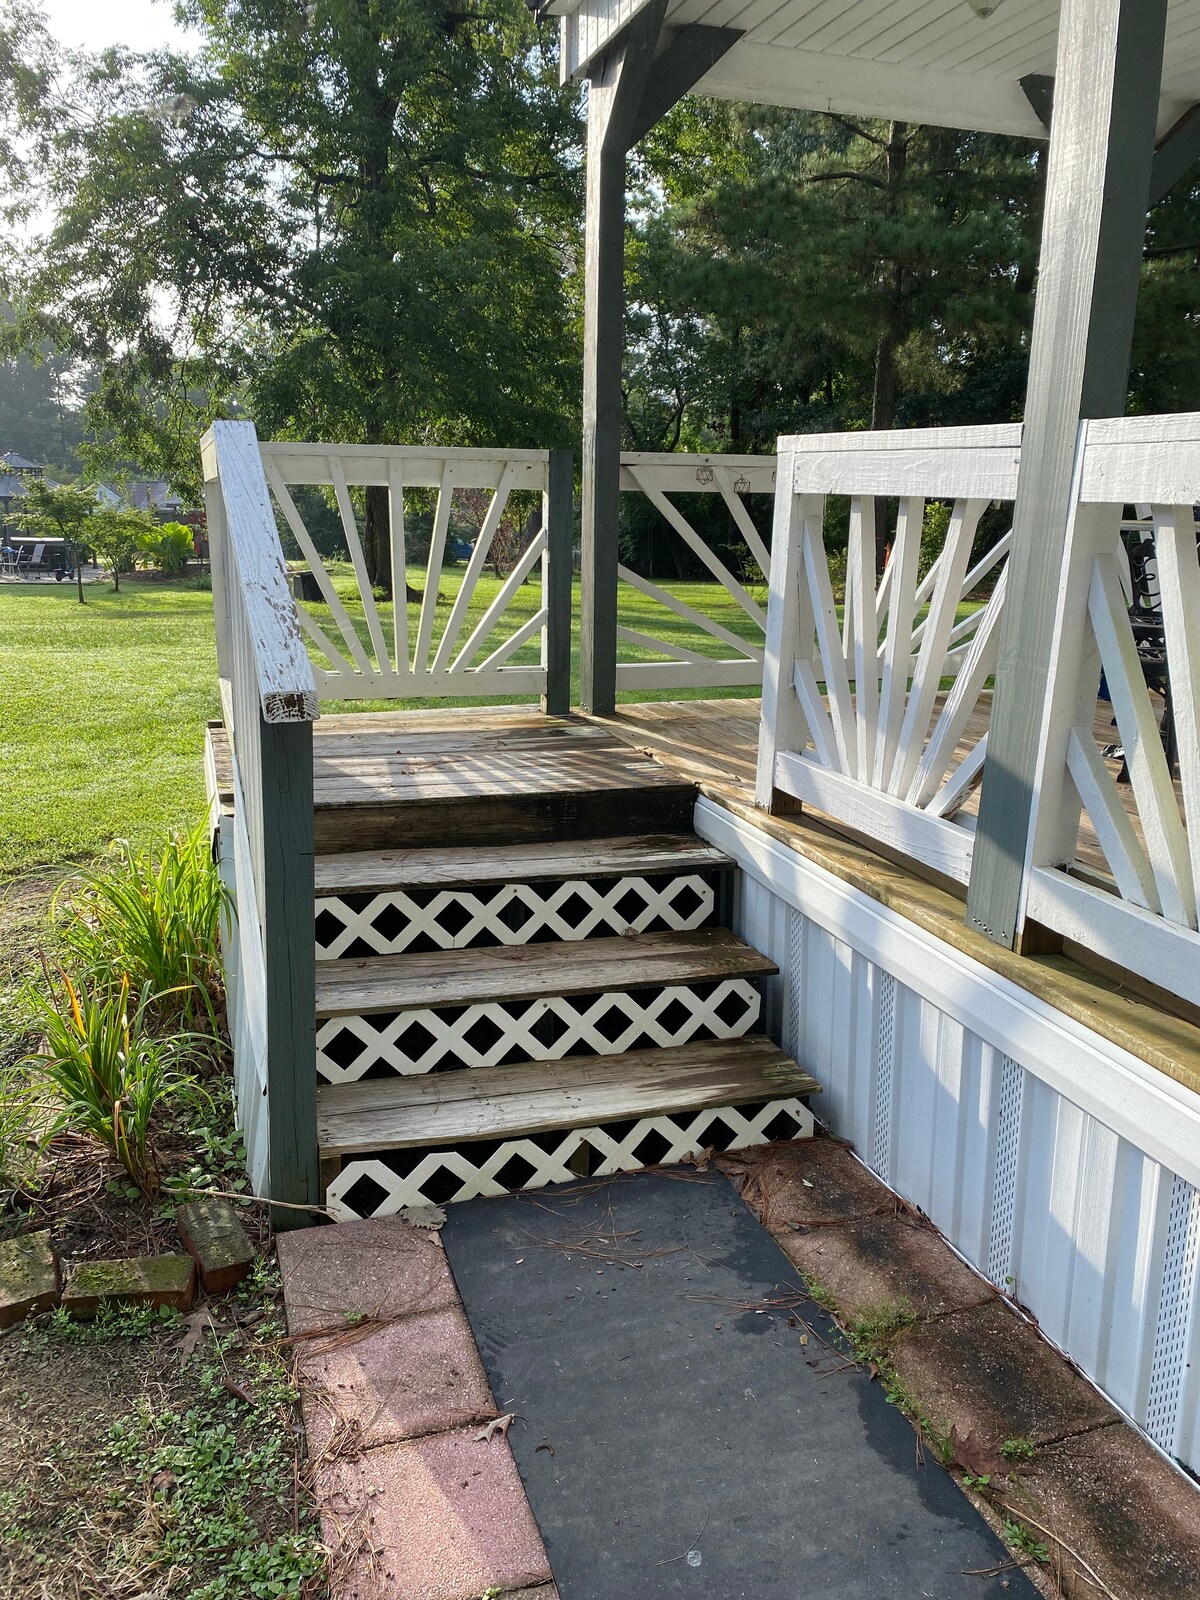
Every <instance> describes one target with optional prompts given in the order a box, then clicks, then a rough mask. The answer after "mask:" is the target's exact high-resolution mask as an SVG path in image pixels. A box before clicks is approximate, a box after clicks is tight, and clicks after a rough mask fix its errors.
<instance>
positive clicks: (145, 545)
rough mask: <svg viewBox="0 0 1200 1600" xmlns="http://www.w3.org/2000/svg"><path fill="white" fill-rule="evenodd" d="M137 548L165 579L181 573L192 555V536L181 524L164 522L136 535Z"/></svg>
mask: <svg viewBox="0 0 1200 1600" xmlns="http://www.w3.org/2000/svg"><path fill="white" fill-rule="evenodd" d="M137 547H138V549H139V550H140V551H141V553H142V554H143V555H144V556H146V557H147V558H148V560H149V561H150V562H151V564H152V565H153V566H155V567H157V568H158V570H159V571H160V572H161V573H163V574H164V575H165V576H166V577H169V578H171V577H175V576H177V575H178V574H179V573H181V572H182V571H183V569H184V568H185V567H186V566H187V564H188V558H189V556H190V555H191V554H192V535H191V533H190V532H189V530H188V529H187V528H186V527H185V526H184V524H183V523H182V522H164V523H161V524H159V525H158V526H156V527H151V528H146V529H145V530H143V531H142V532H141V533H139V534H138V540H137Z"/></svg>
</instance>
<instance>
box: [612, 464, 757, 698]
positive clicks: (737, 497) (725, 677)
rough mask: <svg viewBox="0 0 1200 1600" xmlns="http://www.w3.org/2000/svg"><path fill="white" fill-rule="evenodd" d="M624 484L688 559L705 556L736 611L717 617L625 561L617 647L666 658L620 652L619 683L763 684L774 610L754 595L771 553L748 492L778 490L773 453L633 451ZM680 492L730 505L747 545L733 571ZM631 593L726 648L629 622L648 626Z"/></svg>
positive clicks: (676, 685)
mask: <svg viewBox="0 0 1200 1600" xmlns="http://www.w3.org/2000/svg"><path fill="white" fill-rule="evenodd" d="M621 489H622V492H624V493H626V494H642V495H645V497H646V499H647V500H649V502H650V503H651V505H652V506H653V507H654V509H655V510H656V511H657V512H658V513H659V515H660V516H661V517H662V519H663V523H664V524H665V525H666V527H668V528H670V529H671V530H672V532H673V534H674V536H675V537H677V538H678V539H679V540H680V542H681V544H682V545H683V547H684V548H685V549H686V550H687V552H688V553H689V556H690V558H692V559H694V560H695V561H698V562H699V563H700V565H701V566H702V567H703V568H704V569H705V570H706V571H707V573H708V574H709V575H710V576H711V577H712V578H715V579H716V581H717V583H719V584H720V585H721V587H722V589H723V590H724V591H725V593H726V594H727V595H729V596H730V598H731V599H732V601H733V602H734V608H736V611H735V615H734V616H731V615H730V611H731V609H732V608H730V607H728V606H727V607H725V608H723V610H722V611H721V612H720V613H719V614H717V615H711V614H710V613H709V612H708V611H705V610H704V609H702V608H701V607H699V606H694V605H692V604H690V603H689V602H688V601H687V600H685V599H683V598H681V597H680V596H679V595H677V594H675V593H673V592H672V590H671V588H670V587H668V586H664V585H663V584H661V583H655V582H652V581H651V580H650V579H649V578H643V577H641V576H640V575H639V574H638V573H636V572H633V571H631V570H630V569H629V568H628V567H626V566H620V567H618V569H617V573H618V577H619V579H620V580H621V582H622V583H623V584H625V585H627V586H628V588H627V590H626V591H625V592H624V593H622V592H620V591H619V592H618V597H617V641H618V650H619V649H620V646H621V645H622V644H624V645H625V646H631V647H633V648H634V649H636V650H638V651H641V652H651V653H652V654H654V655H657V656H661V657H665V658H666V659H664V660H659V661H646V660H639V661H633V660H626V661H622V660H620V659H619V657H618V661H617V688H618V689H621V690H627V689H693V688H700V689H702V688H717V687H721V686H726V685H748V686H754V685H757V684H760V683H761V682H762V673H763V649H764V639H765V634H766V625H767V614H766V608H765V606H764V605H763V604H762V602H761V601H760V600H759V599H757V598H756V597H755V595H754V594H753V593H752V592H751V591H752V590H753V589H755V588H757V587H759V586H760V585H761V586H762V587H763V588H765V586H766V583H767V578H768V573H769V570H770V557H769V555H768V553H767V548H766V544H765V542H764V540H763V538H762V535H761V534H760V533H759V531H758V529H757V528H756V527H755V525H754V521H753V519H752V518H751V516H750V513H749V511H748V510H747V508H746V505H745V503H744V498H743V497H744V496H746V495H749V494H774V492H775V457H774V456H721V455H713V456H703V455H650V454H632V453H631V454H626V455H623V456H622V457H621ZM681 494H688V495H692V494H705V495H717V496H719V497H720V499H721V500H722V501H724V504H725V506H726V508H727V510H728V513H729V518H730V523H731V527H732V530H733V532H734V533H735V534H736V538H737V540H738V541H740V545H737V544H735V548H741V549H742V554H743V559H742V560H741V561H740V562H738V563H737V565H738V566H739V568H740V570H739V571H736V572H735V571H733V570H731V568H730V566H729V564H728V563H727V562H726V561H725V560H723V559H722V557H721V556H720V555H718V554H717V552H716V551H715V550H713V549H712V548H711V546H710V545H709V544H708V543H707V542H706V541H705V540H704V539H703V538H702V537H701V535H700V534H699V533H698V532H697V530H696V529H695V527H693V525H692V523H691V522H690V521H689V520H688V518H687V516H686V515H685V514H684V512H683V511H682V510H681V509H680V508H679V506H678V505H677V504H676V503H675V502H674V500H672V499H671V498H670V496H672V495H681ZM628 590H636V591H637V593H638V594H639V595H640V596H642V598H643V599H645V600H650V601H651V602H653V604H654V605H655V606H657V607H661V608H662V609H663V611H666V612H669V613H671V615H672V617H673V618H679V619H681V620H682V621H683V623H684V624H685V625H686V627H687V628H688V630H689V631H690V632H695V633H700V634H703V635H706V636H707V638H708V639H711V640H712V641H714V645H713V648H714V649H716V648H717V647H719V650H720V653H719V654H713V655H710V654H707V653H706V652H705V651H702V650H697V649H694V648H692V646H691V645H684V644H681V643H680V642H679V641H678V640H676V639H672V638H671V637H670V633H669V632H667V633H664V632H661V631H659V632H654V631H650V630H651V629H652V628H653V627H654V624H650V627H649V628H648V627H647V626H645V625H644V624H643V625H641V626H637V627H634V626H630V623H631V622H632V621H634V620H637V621H638V622H642V615H641V609H643V608H639V615H638V617H637V618H636V619H635V618H634V617H633V616H632V615H631V611H632V607H631V605H630V603H629V602H630V600H631V599H632V596H630V595H629V593H628ZM623 617H624V620H622V618H623ZM722 617H724V620H722ZM743 617H744V619H745V621H742V618H743ZM733 620H737V621H738V623H739V626H740V627H741V628H744V629H745V630H746V633H745V636H743V633H742V632H739V631H738V629H735V628H733V627H730V626H729V623H730V621H733ZM664 625H665V626H666V627H667V628H668V629H671V630H675V631H678V623H675V622H668V620H667V618H666V617H663V619H662V623H661V624H659V626H660V627H662V626H664ZM697 642H698V641H697Z"/></svg>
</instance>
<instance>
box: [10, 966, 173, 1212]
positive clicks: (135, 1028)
mask: <svg viewBox="0 0 1200 1600" xmlns="http://www.w3.org/2000/svg"><path fill="white" fill-rule="evenodd" d="M153 998H154V997H153V995H152V993H151V989H150V985H149V984H146V985H145V986H144V987H143V988H142V990H141V992H140V994H139V995H138V997H137V1001H136V1004H133V1003H132V997H131V994H130V986H129V978H128V976H125V977H122V979H121V981H120V983H119V984H118V985H117V986H116V988H115V989H99V990H92V991H89V990H88V988H87V987H86V985H85V984H83V983H79V984H78V985H77V984H76V982H75V981H74V980H72V979H71V978H70V977H69V976H68V975H67V974H66V973H65V972H63V971H61V969H60V971H59V973H58V978H57V981H55V980H54V979H52V978H51V977H50V975H49V973H47V992H46V993H43V992H42V991H40V990H32V991H31V1000H32V1003H33V1005H34V1007H35V1009H36V1010H37V1012H38V1013H39V1015H40V1017H41V1020H42V1025H43V1028H44V1031H45V1042H44V1045H43V1048H42V1049H41V1050H40V1051H38V1052H37V1053H36V1054H35V1055H33V1056H31V1057H29V1058H28V1060H29V1064H30V1065H36V1066H38V1067H40V1069H41V1072H42V1074H43V1076H44V1078H45V1081H46V1083H47V1085H48V1086H49V1088H50V1090H51V1092H52V1095H53V1097H54V1099H55V1100H56V1101H57V1102H59V1107H60V1108H59V1110H58V1113H57V1115H56V1116H55V1117H54V1119H53V1121H52V1123H51V1125H50V1129H49V1136H50V1137H52V1136H53V1135H54V1134H55V1133H57V1132H59V1131H61V1130H62V1129H63V1128H71V1129H74V1130H75V1131H76V1132H79V1133H83V1134H86V1135H88V1136H89V1137H90V1138H92V1139H95V1140H96V1141H97V1142H98V1143H100V1144H102V1145H105V1146H106V1147H107V1148H108V1149H109V1150H111V1151H112V1153H113V1155H115V1156H116V1158H117V1160H118V1161H119V1162H120V1163H121V1165H122V1166H123V1167H124V1168H125V1170H126V1172H128V1174H129V1176H130V1177H131V1178H132V1179H133V1181H134V1182H135V1183H136V1184H137V1186H138V1188H139V1189H140V1190H142V1192H143V1193H144V1194H154V1193H156V1192H157V1190H158V1188H159V1173H158V1165H157V1162H156V1160H155V1156H154V1151H153V1149H152V1147H151V1145H150V1141H149V1136H150V1120H151V1118H152V1116H153V1115H154V1111H155V1108H156V1107H157V1106H158V1105H159V1104H160V1103H161V1102H162V1101H163V1100H165V1099H166V1098H167V1096H169V1095H171V1094H173V1093H174V1092H175V1091H176V1090H177V1089H178V1087H179V1084H180V1082H181V1081H182V1080H181V1078H180V1077H179V1075H178V1072H177V1068H178V1066H179V1064H180V1061H181V1057H182V1055H183V1053H184V1051H185V1048H186V1044H187V1040H186V1037H185V1036H184V1035H179V1034H175V1035H167V1036H165V1037H156V1036H155V1035H154V1034H153V1033H152V1032H151V1024H150V1018H149V1015H148V1013H149V1011H150V1007H151V1002H152V999H153Z"/></svg>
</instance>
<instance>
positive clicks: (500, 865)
mask: <svg viewBox="0 0 1200 1600" xmlns="http://www.w3.org/2000/svg"><path fill="white" fill-rule="evenodd" d="M732 864H733V863H732V862H731V861H730V859H729V857H728V856H727V855H726V854H725V853H724V851H721V850H717V849H715V848H714V847H713V846H712V845H708V844H705V843H704V842H703V841H702V840H700V839H697V838H696V836H695V834H691V833H675V834H668V833H660V834H633V835H629V836H622V837H618V838H612V837H608V838H603V839H551V840H531V841H529V842H528V843H524V842H523V843H520V844H512V845H507V846H505V847H504V848H503V849H498V848H496V847H495V846H490V845H483V846H480V845H467V846H463V847H460V848H457V849H455V848H453V847H451V848H448V849H442V848H437V849H423V850H348V851H345V852H344V853H342V854H338V855H325V856H318V857H317V863H316V890H317V893H318V894H319V895H342V894H378V893H379V892H381V891H383V890H387V889H476V888H482V887H484V886H487V885H493V884H505V883H536V882H538V881H540V880H550V879H552V880H555V881H557V880H560V879H561V880H562V881H564V882H566V881H568V880H570V879H585V880H591V879H594V878H626V877H651V876H655V877H657V876H662V875H664V874H668V875H672V876H674V875H676V874H678V873H684V872H715V871H719V870H720V869H722V868H725V867H730V866H732Z"/></svg>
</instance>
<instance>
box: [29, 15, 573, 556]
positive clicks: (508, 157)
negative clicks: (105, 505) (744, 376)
mask: <svg viewBox="0 0 1200 1600" xmlns="http://www.w3.org/2000/svg"><path fill="white" fill-rule="evenodd" d="M184 9H185V12H186V15H187V18H188V20H189V21H190V22H191V23H192V24H193V25H194V26H195V27H197V28H198V29H199V30H200V32H201V33H202V35H203V41H204V44H203V50H202V51H201V52H199V53H197V54H196V55H195V56H183V55H177V54H159V55H154V56H137V55H132V54H130V53H128V52H124V51H109V52H107V53H106V54H105V55H104V56H102V57H99V58H86V57H78V56H74V57H72V56H70V55H66V56H63V57H60V58H56V56H55V52H54V50H53V48H52V47H51V44H50V43H49V41H48V36H47V35H46V34H45V30H44V29H43V28H41V27H40V24H38V23H37V22H36V20H35V19H33V17H32V15H31V13H29V12H22V11H20V10H17V9H15V8H13V7H11V6H10V9H9V11H8V13H7V17H8V21H7V24H6V28H5V29H3V30H0V34H2V37H0V55H2V54H3V50H4V41H5V40H7V50H8V54H9V57H10V58H11V59H13V60H16V61H18V62H19V63H20V66H21V69H22V70H21V72H20V73H15V74H14V75H13V83H12V89H13V92H12V94H11V96H10V97H9V101H8V105H9V108H10V115H11V116H12V117H13V118H14V119H15V120H18V121H19V122H20V124H21V126H22V127H23V129H24V130H25V134H24V138H25V143H24V145H21V146H20V148H21V149H26V150H28V151H29V152H30V153H29V154H28V156H27V158H26V159H25V160H24V162H23V164H18V165H17V166H16V168H15V169H14V171H13V173H11V174H10V175H9V181H8V190H9V194H8V201H9V207H10V210H11V209H12V208H13V207H17V208H20V207H22V206H24V207H26V208H28V206H29V205H30V204H31V203H32V196H33V195H34V194H36V193H38V192H43V193H44V192H45V191H47V190H48V191H50V192H52V193H54V194H55V195H56V197H60V203H59V209H58V212H57V215H56V217H55V219H54V221H53V222H52V224H51V225H50V226H49V227H48V228H47V229H46V231H45V232H44V234H43V235H42V236H41V237H40V238H39V240H38V242H37V244H36V246H35V247H34V248H33V249H32V250H30V251H27V252H25V254H24V257H23V259H22V260H20V261H19V262H18V263H17V264H16V267H15V269H14V270H13V272H12V273H11V275H10V276H11V283H10V289H9V292H10V295H11V298H12V299H13V302H14V304H15V305H16V306H17V307H18V313H17V322H16V324H15V327H14V329H13V330H12V333H11V336H10V344H11V345H13V346H14V347H16V348H30V347H31V346H32V345H33V344H34V343H35V342H38V341H46V340H49V341H50V342H51V343H52V345H53V346H54V348H55V349H57V350H60V351H62V352H64V353H66V354H69V355H71V356H72V357H74V358H76V359H81V360H87V361H92V362H95V363H96V364H97V365H98V367H99V369H100V380H99V387H98V389H97V392H96V393H95V395H93V396H92V397H90V398H89V400H88V402H87V418H88V422H89V424H90V426H91V427H92V428H93V429H94V430H95V431H96V435H97V443H95V444H93V445H91V446H90V447H89V450H90V455H89V459H90V461H91V464H92V465H93V467H95V468H100V467H101V466H104V465H108V464H110V463H111V461H112V459H113V458H116V457H120V458H124V459H133V460H137V461H138V462H139V463H141V465H142V467H143V469H145V470H153V471H156V472H160V473H161V474H162V475H164V476H166V477H168V478H169V479H170V480H171V482H172V483H173V484H174V485H175V486H176V487H177V488H178V489H181V490H189V491H194V490H195V487H196V479H197V474H198V463H197V460H196V451H195V435H196V431H197V429H198V427H200V426H202V425H204V424H205V423H207V421H209V420H210V419H211V418H213V417H216V416H220V415H230V414H234V413H235V412H237V411H239V410H242V411H248V412H249V413H250V414H251V415H253V416H254V418H255V420H256V421H257V422H258V423H259V425H260V427H261V428H262V429H263V430H264V431H265V432H266V433H269V434H274V435H277V436H279V435H282V436H287V435H292V436H296V435H299V436H302V437H308V438H322V437H325V438H334V439H339V440H348V441H360V442H366V443H386V442H394V441H399V440H402V439H403V440H407V441H409V442H421V441H422V440H427V439H432V438H434V437H436V438H438V439H439V440H440V441H442V442H445V443H457V444H505V445H509V446H515V445H533V444H538V445H547V444H555V443H560V442H562V443H565V442H567V440H568V439H569V438H570V436H571V434H572V423H571V419H572V417H573V415H574V407H575V391H576V386H577V384H578V381H579V380H578V361H577V348H578V337H577V330H576V323H577V318H576V317H575V316H574V314H573V311H572V308H571V305H570V301H569V298H568V289H567V270H566V269H567V268H568V267H569V265H570V262H571V256H572V252H573V248H574V236H575V230H576V227H577V219H578V207H579V170H578V168H579V148H580V129H579V125H578V114H577V91H575V90H574V89H568V90H563V89H560V88H559V86H558V84H557V82H556V75H555V71H554V62H553V61H552V59H551V57H550V55H549V54H548V53H547V52H546V51H545V50H544V49H543V46H542V43H541V39H540V37H539V35H538V33H537V32H536V29H535V28H534V25H533V23H532V21H531V20H530V18H529V17H528V14H527V13H526V11H525V8H524V7H523V5H522V4H521V3H520V0H494V3H493V4H491V5H489V6H488V7H487V8H486V9H484V8H482V7H480V8H478V9H476V8H474V7H472V6H470V5H468V6H467V7H466V8H465V9H463V8H461V7H460V6H455V7H454V8H451V7H449V6H447V5H446V4H445V3H444V0H442V3H439V0H433V3H424V4H417V3H416V0H314V3H313V4H311V5H309V6H308V7H307V9H306V8H305V7H303V6H301V7H297V6H296V5H295V3H294V0H245V3H240V4H234V3H233V0H188V3H187V4H186V5H185V7H184ZM14 147H16V146H15V145H14ZM365 509H366V527H365V535H366V539H365V542H366V545H367V556H368V564H369V567H370V570H371V575H372V578H373V579H374V581H376V582H377V583H386V582H387V581H388V577H389V574H388V570H387V555H388V539H387V497H386V493H384V494H377V493H368V495H367V497H366V508H365Z"/></svg>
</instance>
